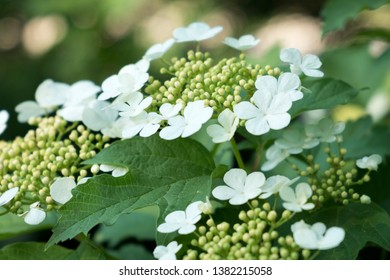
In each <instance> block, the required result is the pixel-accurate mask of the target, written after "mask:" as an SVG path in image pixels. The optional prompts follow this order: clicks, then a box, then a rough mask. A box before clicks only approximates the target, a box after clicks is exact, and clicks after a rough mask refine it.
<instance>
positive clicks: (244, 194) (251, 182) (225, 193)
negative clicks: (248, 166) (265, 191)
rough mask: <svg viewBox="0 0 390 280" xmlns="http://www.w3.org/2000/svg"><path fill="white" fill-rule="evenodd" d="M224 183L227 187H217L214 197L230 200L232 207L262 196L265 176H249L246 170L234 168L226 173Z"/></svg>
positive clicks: (260, 174)
mask: <svg viewBox="0 0 390 280" xmlns="http://www.w3.org/2000/svg"><path fill="white" fill-rule="evenodd" d="M223 181H224V182H225V183H226V185H221V186H217V187H216V188H215V189H214V190H213V191H212V194H213V196H214V197H215V198H217V199H219V200H229V203H230V204H232V205H241V204H244V203H246V202H248V200H250V199H252V198H255V197H257V196H259V195H260V193H261V192H262V186H263V185H264V183H265V176H264V174H263V173H261V172H253V173H251V174H249V175H247V173H246V172H245V170H243V169H239V168H233V169H230V170H229V171H228V172H226V173H225V175H224V176H223Z"/></svg>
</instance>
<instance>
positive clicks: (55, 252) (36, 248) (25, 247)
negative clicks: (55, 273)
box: [0, 242, 73, 260]
mask: <svg viewBox="0 0 390 280" xmlns="http://www.w3.org/2000/svg"><path fill="white" fill-rule="evenodd" d="M45 245H46V244H45V243H39V242H25V243H13V244H11V245H7V246H5V247H4V248H2V249H1V250H0V260H64V259H67V258H68V256H69V255H70V254H72V252H73V251H72V250H70V249H67V248H64V247H61V246H59V245H55V246H52V247H50V248H49V249H47V250H45Z"/></svg>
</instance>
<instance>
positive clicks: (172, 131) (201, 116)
mask: <svg viewBox="0 0 390 280" xmlns="http://www.w3.org/2000/svg"><path fill="white" fill-rule="evenodd" d="M212 114H213V109H212V108H211V107H208V106H205V105H204V102H203V100H198V101H194V102H189V103H188V104H187V106H186V107H185V108H184V116H180V115H178V116H175V117H172V118H169V119H168V126H166V127H164V128H163V129H162V130H161V131H160V137H161V138H163V139H165V140H172V139H176V138H178V137H180V136H181V137H188V136H191V135H192V134H194V133H195V132H197V131H199V130H200V129H201V127H202V124H204V123H205V122H207V121H208V120H209V119H210V118H211V116H212Z"/></svg>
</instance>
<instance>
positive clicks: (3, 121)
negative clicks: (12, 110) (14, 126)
mask: <svg viewBox="0 0 390 280" xmlns="http://www.w3.org/2000/svg"><path fill="white" fill-rule="evenodd" d="M8 119H9V113H8V112H7V111H6V110H1V111H0V134H2V133H3V132H4V130H5V129H6V128H7V122H8Z"/></svg>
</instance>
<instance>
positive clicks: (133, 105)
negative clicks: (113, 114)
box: [115, 92, 153, 117]
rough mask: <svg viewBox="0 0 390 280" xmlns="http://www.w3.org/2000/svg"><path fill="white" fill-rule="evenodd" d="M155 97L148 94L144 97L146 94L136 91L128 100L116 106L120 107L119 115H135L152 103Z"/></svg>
mask: <svg viewBox="0 0 390 280" xmlns="http://www.w3.org/2000/svg"><path fill="white" fill-rule="evenodd" d="M152 101H153V98H152V97H151V96H148V97H146V98H145V99H144V96H143V95H142V93H140V92H135V93H134V94H132V95H131V96H130V97H129V98H128V99H127V101H126V103H122V104H120V105H117V106H115V108H116V109H118V110H119V111H120V112H119V115H120V116H122V117H135V116H138V115H139V114H140V113H141V112H142V111H144V110H145V109H146V108H148V107H149V106H150V104H152Z"/></svg>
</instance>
